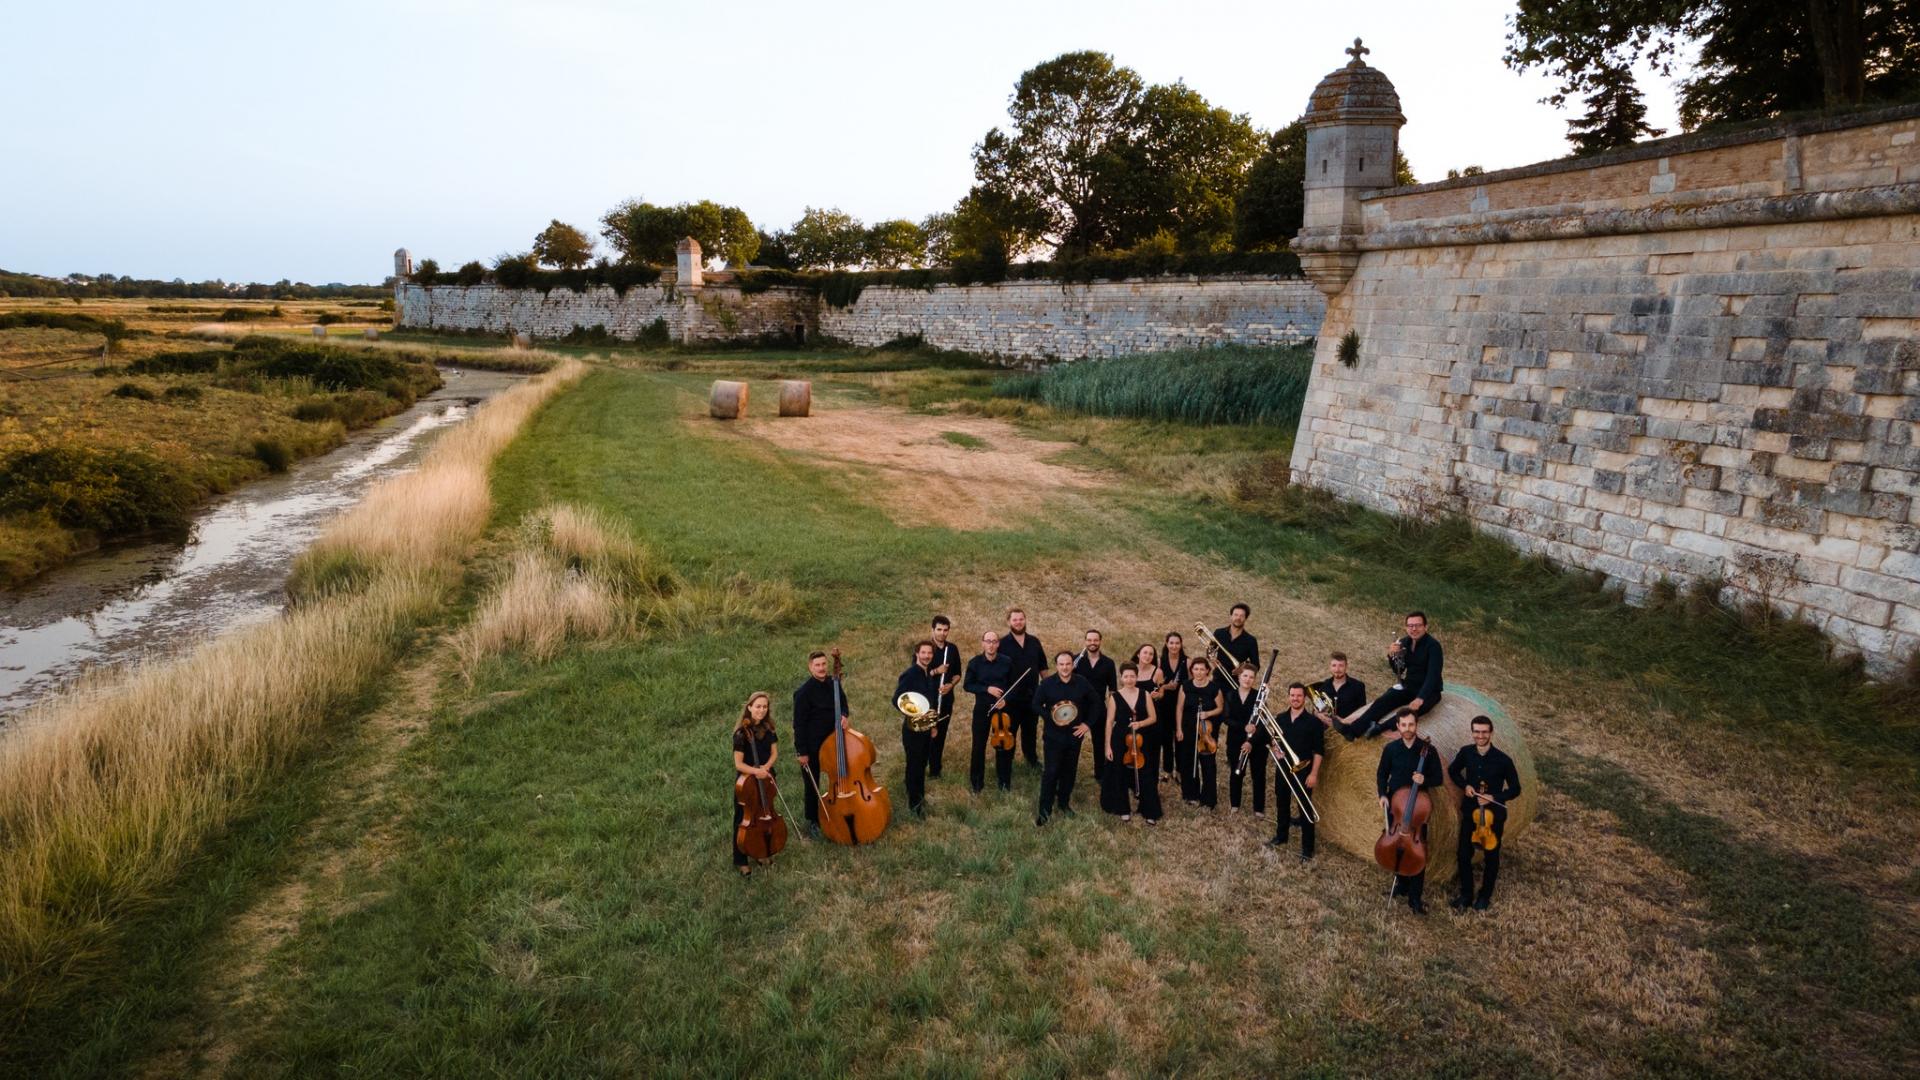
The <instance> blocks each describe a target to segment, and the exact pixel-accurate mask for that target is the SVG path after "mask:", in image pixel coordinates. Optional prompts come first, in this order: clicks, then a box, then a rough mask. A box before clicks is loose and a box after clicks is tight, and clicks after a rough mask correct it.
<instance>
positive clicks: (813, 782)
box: [793, 652, 853, 836]
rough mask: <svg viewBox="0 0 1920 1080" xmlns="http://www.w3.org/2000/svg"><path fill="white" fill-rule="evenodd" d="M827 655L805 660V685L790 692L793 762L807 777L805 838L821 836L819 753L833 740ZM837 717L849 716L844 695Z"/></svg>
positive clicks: (831, 697)
mask: <svg viewBox="0 0 1920 1080" xmlns="http://www.w3.org/2000/svg"><path fill="white" fill-rule="evenodd" d="M827 671H828V665H827V654H826V653H823V652H814V653H812V654H811V655H809V656H808V657H807V681H806V682H803V683H801V684H800V687H799V689H797V690H795V691H794V692H793V747H794V758H795V760H797V761H799V762H800V768H801V771H803V772H804V773H806V787H807V792H806V795H807V797H806V803H807V835H809V836H818V835H820V750H821V746H822V744H823V743H825V742H826V741H827V740H828V739H830V738H832V737H833V727H834V719H833V680H832V679H831V678H829V677H828V675H827ZM840 715H841V716H842V717H849V716H852V715H853V713H852V711H851V710H849V709H848V708H847V699H846V696H845V695H841V698H840Z"/></svg>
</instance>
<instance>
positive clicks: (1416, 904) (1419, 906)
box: [1407, 900, 1427, 915]
mask: <svg viewBox="0 0 1920 1080" xmlns="http://www.w3.org/2000/svg"><path fill="white" fill-rule="evenodd" d="M1407 907H1409V908H1411V909H1412V910H1413V913H1414V914H1415V915H1425V914H1426V913H1427V905H1425V904H1423V903H1421V902H1420V901H1418V900H1408V901H1407Z"/></svg>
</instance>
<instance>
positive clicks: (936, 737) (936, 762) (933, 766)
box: [927, 717, 953, 780]
mask: <svg viewBox="0 0 1920 1080" xmlns="http://www.w3.org/2000/svg"><path fill="white" fill-rule="evenodd" d="M952 723H953V718H952V717H948V718H946V719H945V720H942V721H940V722H939V723H938V724H935V725H934V726H933V735H932V738H931V741H930V742H929V743H928V746H927V775H928V776H931V777H933V778H934V779H936V780H938V779H939V778H940V760H941V758H942V757H943V756H945V754H946V749H947V728H948V727H949V726H950V725H952Z"/></svg>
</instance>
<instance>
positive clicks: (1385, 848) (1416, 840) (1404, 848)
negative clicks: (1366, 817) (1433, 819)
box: [1373, 738, 1433, 877]
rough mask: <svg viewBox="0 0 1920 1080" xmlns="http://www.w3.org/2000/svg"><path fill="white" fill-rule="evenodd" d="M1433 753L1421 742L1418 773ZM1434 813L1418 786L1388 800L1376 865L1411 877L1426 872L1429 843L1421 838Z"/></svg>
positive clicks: (1401, 790) (1395, 793) (1397, 792)
mask: <svg viewBox="0 0 1920 1080" xmlns="http://www.w3.org/2000/svg"><path fill="white" fill-rule="evenodd" d="M1432 749H1433V743H1432V742H1430V741H1429V740H1427V739H1425V738H1422V739H1421V740H1420V766H1421V767H1418V768H1415V769H1414V771H1415V772H1417V773H1422V774H1424V773H1425V772H1426V769H1425V767H1424V766H1425V765H1426V762H1427V753H1428V752H1429V751H1431V750H1432ZM1432 813H1433V799H1432V798H1431V797H1429V796H1428V795H1427V793H1426V791H1425V789H1423V788H1421V787H1420V785H1418V784H1408V785H1407V786H1406V787H1403V788H1396V789H1394V791H1393V793H1392V794H1391V795H1389V796H1388V797H1387V820H1386V828H1384V829H1383V830H1381V832H1380V839H1379V840H1377V841H1375V842H1374V845H1373V861H1374V862H1377V863H1379V864H1380V865H1381V866H1383V867H1385V868H1387V869H1388V870H1391V871H1393V872H1394V873H1396V874H1399V875H1400V876H1402V877H1411V876H1413V875H1414V874H1418V873H1419V872H1420V871H1422V870H1425V869H1426V868H1427V842H1426V840H1425V839H1424V838H1423V837H1422V835H1421V834H1422V830H1424V829H1425V828H1426V825H1427V818H1428V816H1429V815H1431V814H1432Z"/></svg>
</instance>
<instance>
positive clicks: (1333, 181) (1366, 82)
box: [1293, 38, 1407, 297]
mask: <svg viewBox="0 0 1920 1080" xmlns="http://www.w3.org/2000/svg"><path fill="white" fill-rule="evenodd" d="M1368 51H1369V50H1368V49H1367V47H1366V46H1364V45H1362V44H1360V39H1359V38H1354V39H1353V48H1351V49H1348V50H1347V53H1348V55H1350V56H1352V57H1353V60H1352V61H1351V62H1349V63H1348V64H1347V65H1346V66H1345V67H1343V68H1339V69H1337V70H1336V71H1334V72H1333V73H1331V74H1329V75H1328V76H1327V77H1326V78H1324V79H1321V80H1320V85H1319V86H1317V87H1315V88H1314V90H1313V97H1312V98H1311V99H1309V100H1308V103H1307V113H1306V116H1305V117H1304V119H1305V121H1306V125H1307V181H1306V215H1305V220H1304V221H1303V222H1302V225H1301V229H1300V235H1299V236H1297V237H1295V238H1294V241H1293V249H1294V250H1295V251H1297V252H1299V253H1300V266H1301V269H1302V270H1304V271H1305V272H1306V275H1307V277H1308V278H1310V279H1312V281H1313V283H1314V285H1315V286H1316V287H1317V288H1318V289H1319V290H1320V291H1321V292H1323V293H1325V294H1326V295H1328V296H1329V297H1331V296H1333V295H1335V294H1337V293H1339V292H1340V290H1342V289H1344V288H1346V285H1347V279H1348V278H1351V277H1352V276H1353V271H1354V268H1355V267H1356V266H1358V265H1359V263H1360V251H1359V245H1358V240H1359V237H1360V234H1361V232H1362V231H1363V230H1364V225H1363V223H1362V221H1361V205H1360V196H1361V195H1362V194H1363V193H1365V192H1369V191H1376V190H1379V189H1381V188H1388V187H1392V186H1393V185H1394V181H1393V163H1394V159H1395V157H1397V156H1398V155H1397V152H1398V150H1399V147H1400V126H1401V125H1402V124H1405V123H1406V122H1407V118H1406V117H1405V116H1402V115H1401V113H1400V95H1399V94H1398V93H1396V92H1395V91H1394V89H1393V83H1391V82H1389V81H1387V77H1386V76H1385V75H1383V74H1381V73H1380V72H1379V71H1377V70H1375V69H1374V68H1371V67H1368V66H1367V65H1366V64H1365V63H1364V62H1363V61H1362V60H1361V59H1360V58H1361V57H1362V56H1364V55H1366V53H1367V52H1368Z"/></svg>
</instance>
